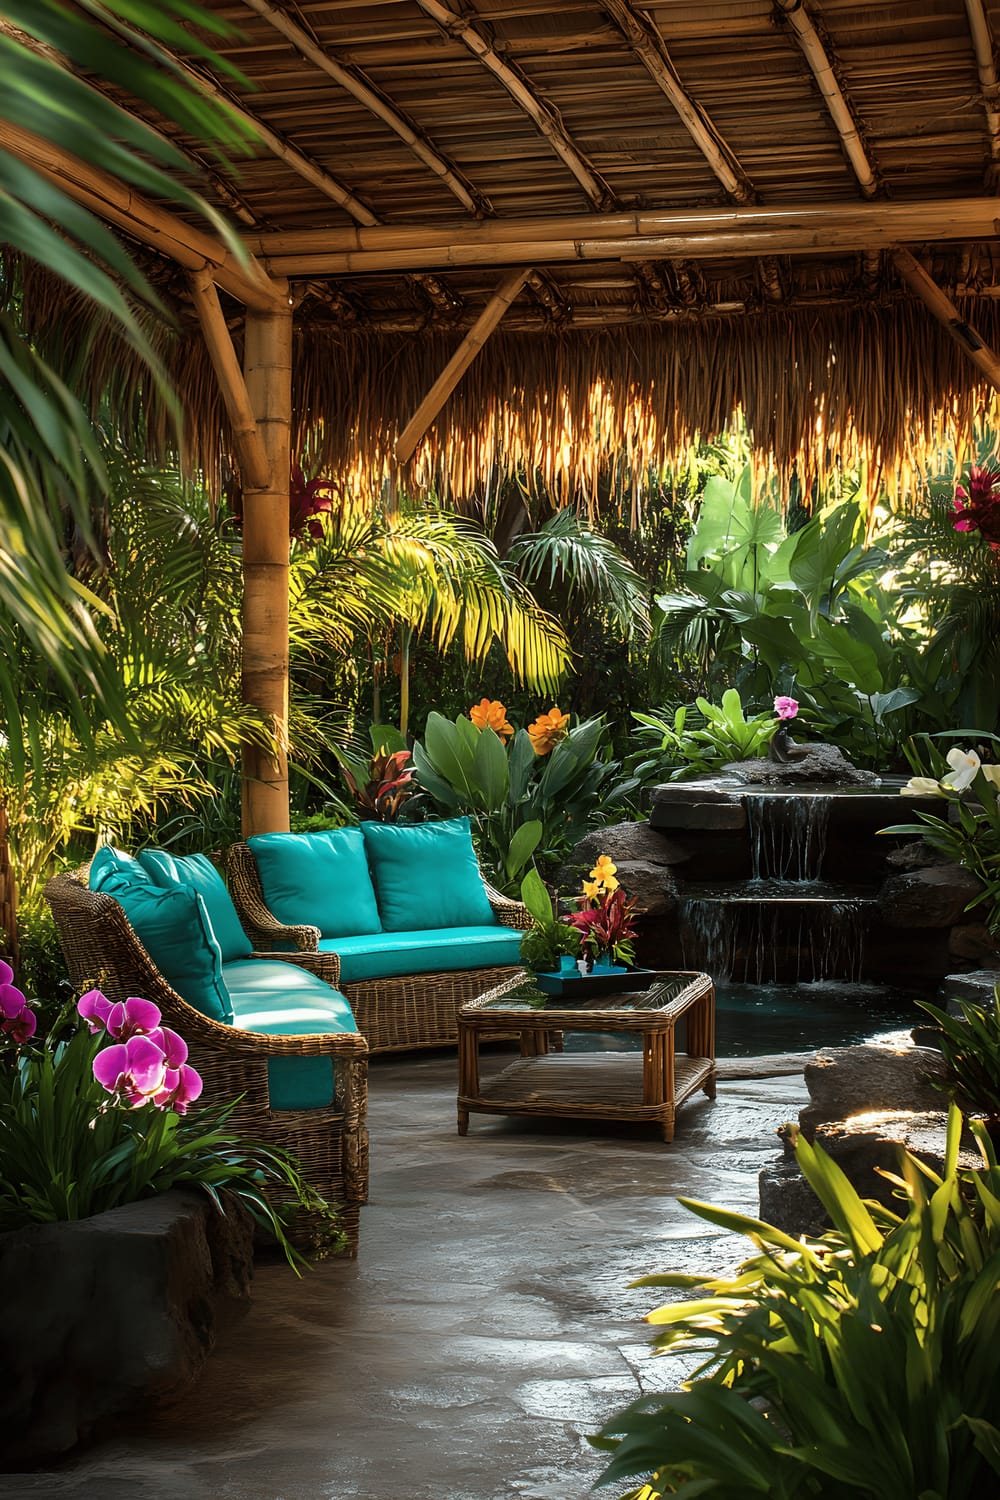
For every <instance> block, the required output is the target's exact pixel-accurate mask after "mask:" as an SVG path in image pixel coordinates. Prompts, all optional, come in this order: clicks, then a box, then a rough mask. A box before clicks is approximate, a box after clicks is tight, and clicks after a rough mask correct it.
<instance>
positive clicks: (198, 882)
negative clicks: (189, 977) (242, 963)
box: [138, 849, 253, 964]
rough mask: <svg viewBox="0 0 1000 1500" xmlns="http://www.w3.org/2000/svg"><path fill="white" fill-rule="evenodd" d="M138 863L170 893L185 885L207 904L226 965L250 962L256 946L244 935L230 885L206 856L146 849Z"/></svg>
mask: <svg viewBox="0 0 1000 1500" xmlns="http://www.w3.org/2000/svg"><path fill="white" fill-rule="evenodd" d="M138 859H139V864H140V865H141V866H142V868H143V869H144V870H146V871H147V872H148V873H149V875H150V876H151V878H152V880H153V884H154V885H159V886H164V887H166V888H167V889H169V888H170V887H171V886H178V885H183V886H188V887H190V889H191V890H194V891H197V892H198V895H199V896H200V897H201V899H202V900H203V901H204V903H205V910H206V911H207V912H208V919H209V921H210V922H211V924H212V931H213V932H214V933H215V937H216V941H217V942H218V944H219V949H220V951H221V953H222V962H223V963H224V964H228V963H231V962H232V960H233V959H236V958H246V957H247V956H248V955H249V954H250V953H252V952H253V944H252V943H251V942H250V939H249V938H248V937H247V935H246V933H245V932H244V931H243V927H242V924H241V923H240V919H239V917H238V916H237V915H236V907H235V906H234V905H233V898H232V896H230V894H229V892H228V891H227V890H226V883H225V881H224V880H223V878H222V876H221V875H220V874H219V872H218V870H217V869H216V868H215V866H214V865H213V863H212V861H211V860H210V859H208V858H207V856H206V855H204V854H187V855H184V856H177V855H175V854H168V853H167V851H166V850H165V849H143V850H141V851H140V853H139V856H138Z"/></svg>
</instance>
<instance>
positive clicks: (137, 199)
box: [0, 120, 282, 312]
mask: <svg viewBox="0 0 1000 1500" xmlns="http://www.w3.org/2000/svg"><path fill="white" fill-rule="evenodd" d="M0 150H3V151H9V152H10V154H11V155H12V156H16V157H18V159H19V160H21V161H23V162H26V163H27V165H28V166H29V167H31V168H32V170H33V171H35V172H37V173H38V174H39V175H40V176H42V177H44V178H45V179H46V180H47V181H49V182H51V183H53V184H54V185H55V186H56V187H57V188H59V189H60V190H61V191H62V192H64V193H65V194H66V195H67V197H69V198H72V199H73V200H74V202H76V203H80V204H82V205H83V207H84V208H88V209H90V211H91V212H92V213H94V214H96V215H97V216H98V217H99V218H102V219H104V220H105V221H106V222H107V223H109V224H113V225H115V227H116V228H118V229H123V230H124V231H125V232H126V234H129V235H131V236H132V238H133V239H135V240H138V241H139V242H140V244H143V245H148V246H150V247H151V248H152V249H154V250H158V251H159V252H160V254H162V255H166V256H169V258H170V259H171V260H174V261H176V262H177V264H178V265H181V266H184V267H185V268H186V269H187V270H189V271H201V270H208V271H211V273H212V276H213V278H214V279H215V281H216V282H217V283H218V284H219V286H221V287H222V288H223V290H224V291H227V292H229V293H230V295H231V296H233V297H237V298H238V299H239V300H240V301H241V302H244V303H246V305H247V306H248V307H252V308H254V309H255V310H257V311H258V312H264V311H268V310H271V309H274V308H276V307H279V306H280V305H281V300H282V298H281V293H280V292H279V291H277V290H276V289H275V286H274V283H273V282H272V281H271V280H270V278H269V277H268V276H267V275H266V274H265V272H264V271H263V270H262V269H261V267H260V266H259V265H258V264H257V262H256V261H255V260H254V259H253V257H252V256H251V255H249V254H248V255H247V257H246V261H245V263H241V261H240V259H239V257H238V256H237V255H236V254H234V252H233V251H232V250H230V249H229V248H228V247H227V246H226V245H224V244H223V243H222V242H221V241H220V240H216V239H213V237H212V236H211V235H208V234H204V233H203V232H202V231H201V230H199V229H195V228H193V227H192V226H191V225H190V224H185V223H184V221H183V220H182V219H179V218H178V217H177V216H176V214H172V213H170V212H168V210H167V209H164V208H161V207H160V206H159V205H158V204H155V203H151V202H150V201H149V200H147V199H146V198H143V197H141V196H140V195H139V194H138V193H137V192H135V191H134V189H132V188H130V187H127V186H126V185H125V184H124V183H122V182H119V181H118V179H117V178H114V177H111V176H110V175H109V174H108V173H107V172H102V171H101V170H100V169H99V168H97V167H91V166H89V165H88V164H87V163H86V162H83V161H80V159H79V158H78V157H76V156H71V155H70V153H69V152H67V151H63V150H61V148H60V147H58V146H53V145H51V144H50V143H49V142H48V141H43V140H42V139H41V137H40V136H37V135H33V134H32V133H31V132H30V131H28V130H22V129H21V128H20V126H17V125H11V124H9V123H8V122H7V121H5V120H2V121H0Z"/></svg>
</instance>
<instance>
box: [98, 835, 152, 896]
mask: <svg viewBox="0 0 1000 1500" xmlns="http://www.w3.org/2000/svg"><path fill="white" fill-rule="evenodd" d="M123 882H124V883H128V882H132V883H135V882H138V883H139V885H148V884H149V876H148V875H147V873H146V871H145V870H144V869H143V868H142V865H141V864H140V863H139V861H138V860H137V859H134V858H133V857H132V855H131V854H126V853H125V850H124V849H113V848H112V847H111V845H110V844H102V845H101V847H100V849H98V851H97V853H96V854H95V855H94V857H93V859H92V860H91V861H90V874H89V876H88V884H89V886H90V889H91V890H92V891H104V890H107V889H108V887H109V883H111V884H116V885H119V884H121V883H123ZM112 894H114V893H113V892H112Z"/></svg>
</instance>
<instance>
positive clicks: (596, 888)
mask: <svg viewBox="0 0 1000 1500" xmlns="http://www.w3.org/2000/svg"><path fill="white" fill-rule="evenodd" d="M583 894H584V895H585V896H586V897H587V899H588V901H596V900H597V899H598V898H599V897H600V894H601V887H600V884H599V883H598V882H597V881H596V880H585V881H584V882H583Z"/></svg>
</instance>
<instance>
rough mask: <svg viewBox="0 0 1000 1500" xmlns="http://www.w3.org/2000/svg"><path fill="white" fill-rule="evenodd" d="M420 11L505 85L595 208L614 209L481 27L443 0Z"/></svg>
mask: <svg viewBox="0 0 1000 1500" xmlns="http://www.w3.org/2000/svg"><path fill="white" fill-rule="evenodd" d="M417 4H418V5H419V6H420V8H421V10H422V11H424V12H425V14H427V15H428V16H430V18H431V20H432V21H434V22H436V23H437V25H438V26H440V27H441V29H442V31H444V32H445V33H446V34H447V35H448V36H450V37H452V38H454V40H455V41H457V42H460V43H461V44H462V46H464V47H467V48H468V50H469V51H470V52H471V53H472V54H473V56H474V57H477V58H478V59H479V61H480V62H481V63H482V65H483V67H484V68H487V69H488V70H489V72H491V73H492V74H493V76H494V78H495V79H496V80H497V82H498V83H500V84H502V85H503V87H504V88H505V89H506V90H507V93H508V94H509V95H510V97H511V98H512V99H513V100H514V103H515V104H516V105H517V106H518V108H519V109H521V110H523V112H524V113H525V114H526V115H527V116H528V118H529V119H530V120H531V122H532V124H533V125H535V127H536V128H537V129H538V130H539V131H540V132H541V133H542V135H543V136H544V137H545V139H546V140H547V141H548V143H549V145H550V146H551V147H552V149H553V151H555V153H556V155H557V156H559V157H560V158H561V159H562V161H563V162H565V164H566V166H567V167H568V168H569V170H570V171H571V172H572V174H573V176H574V177H575V178H576V180H577V182H578V183H579V184H580V186H581V187H582V188H583V191H584V192H585V193H586V195H587V197H588V198H589V199H590V201H591V203H592V204H593V205H594V207H595V208H598V209H602V208H613V207H614V206H615V205H616V203H617V199H616V198H615V195H614V193H613V192H612V190H611V188H610V187H609V186H608V184H607V183H606V182H605V181H604V178H603V177H602V176H601V174H600V173H599V172H598V170H597V168H596V167H595V166H594V165H593V163H592V162H591V161H590V159H589V158H588V157H587V155H586V153H585V152H584V151H583V150H582V149H581V148H580V147H579V146H578V145H577V144H576V142H575V141H574V140H573V139H572V137H571V136H570V134H569V131H568V130H567V129H566V127H565V125H564V124H563V122H562V119H561V118H560V116H559V112H558V110H556V109H554V108H553V107H552V105H551V104H547V103H546V102H545V101H544V100H542V99H539V97H538V95H537V94H536V93H535V92H534V90H533V89H532V87H531V85H530V84H529V83H528V80H527V79H526V78H525V76H524V74H523V73H522V72H521V70H520V68H518V67H517V66H516V64H514V63H512V62H509V61H507V60H506V59H505V58H503V57H501V56H500V54H499V53H498V52H497V51H496V49H495V48H494V46H493V43H492V42H491V41H490V39H489V37H488V35H487V34H486V33H485V31H484V30H483V29H482V27H481V26H477V25H476V23H475V21H474V20H472V19H470V18H469V16H467V15H463V14H460V13H459V12H458V11H455V10H452V8H451V6H450V5H446V4H443V3H442V0H417Z"/></svg>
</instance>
